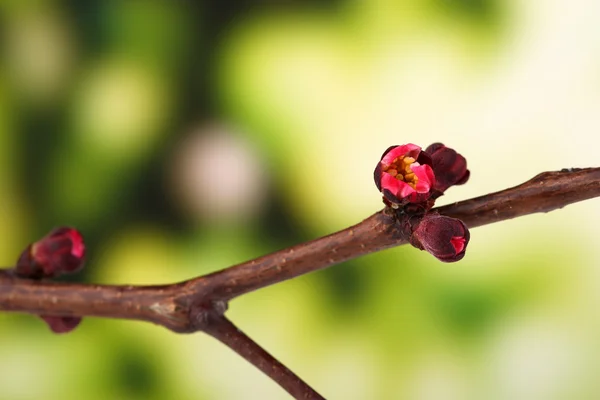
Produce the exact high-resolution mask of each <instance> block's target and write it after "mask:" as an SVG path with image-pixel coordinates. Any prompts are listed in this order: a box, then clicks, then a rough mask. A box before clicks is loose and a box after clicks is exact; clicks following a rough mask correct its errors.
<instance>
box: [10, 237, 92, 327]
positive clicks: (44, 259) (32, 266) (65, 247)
mask: <svg viewBox="0 0 600 400" xmlns="http://www.w3.org/2000/svg"><path fill="white" fill-rule="evenodd" d="M84 258H85V244H84V243H83V237H82V236H81V233H80V232H79V231H78V230H76V229H73V228H69V227H61V228H56V229H54V230H52V231H51V232H50V233H49V234H47V235H46V236H44V237H43V238H42V239H40V240H38V241H37V242H35V243H32V244H30V245H29V246H27V248H26V249H25V251H23V253H21V256H20V257H19V260H18V261H17V265H16V266H15V268H14V271H13V273H14V274H15V275H16V276H18V277H19V278H25V279H48V278H55V277H57V276H60V275H62V274H67V273H73V272H76V271H78V270H79V269H81V267H82V266H83V263H84ZM39 317H40V318H41V319H43V320H44V321H45V322H46V324H48V327H49V328H50V330H52V332H54V333H67V332H70V331H72V330H73V329H75V328H76V327H77V326H78V325H79V323H80V322H81V318H80V317H61V316H51V315H39Z"/></svg>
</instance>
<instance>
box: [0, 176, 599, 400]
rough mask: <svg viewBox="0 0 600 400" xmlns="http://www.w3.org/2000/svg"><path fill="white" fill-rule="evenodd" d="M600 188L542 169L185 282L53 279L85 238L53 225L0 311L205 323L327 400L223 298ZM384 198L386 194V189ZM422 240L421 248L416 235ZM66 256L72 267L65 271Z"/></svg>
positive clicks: (294, 387) (243, 352) (192, 328)
mask: <svg viewBox="0 0 600 400" xmlns="http://www.w3.org/2000/svg"><path fill="white" fill-rule="evenodd" d="M458 175H460V174H458ZM463 177H464V174H463ZM433 187H434V186H432V188H433ZM403 190H405V191H406V190H407V189H406V188H404V189H403ZM408 192H410V191H408ZM432 193H435V192H432ZM434 196H435V195H434ZM598 196H600V168H583V169H568V170H566V169H565V170H561V171H556V172H544V173H542V174H539V175H537V176H536V177H534V178H533V179H531V180H529V181H527V182H525V183H523V184H521V185H519V186H516V187H513V188H509V189H506V190H502V191H499V192H496V193H492V194H488V195H485V196H481V197H477V198H474V199H470V200H465V201H461V202H458V203H454V204H450V205H447V206H444V207H439V208H433V209H431V210H430V211H428V212H429V214H423V213H420V214H419V213H416V214H414V213H413V214H411V213H410V212H408V213H407V212H406V211H407V210H406V208H405V206H406V204H403V205H401V206H399V207H393V206H391V205H388V206H387V207H385V208H384V209H383V210H381V211H379V212H377V213H375V214H373V215H372V216H370V217H368V218H366V219H365V220H364V221H362V222H360V223H358V224H356V225H354V226H351V227H349V228H346V229H343V230H341V231H339V232H336V233H333V234H331V235H328V236H324V237H322V238H318V239H315V240H312V241H310V242H307V243H303V244H299V245H296V246H293V247H290V248H288V249H284V250H280V251H277V252H274V253H271V254H268V255H265V256H262V257H259V258H257V259H254V260H251V261H247V262H244V263H241V264H238V265H235V266H232V267H229V268H226V269H223V270H221V271H217V272H214V273H211V274H208V275H205V276H200V277H197V278H193V279H190V280H188V281H185V282H180V283H175V284H170V285H159V286H129V285H124V286H116V285H91V284H82V283H61V282H53V281H51V280H49V279H50V278H53V277H55V276H56V275H60V274H61V273H67V272H72V271H74V270H77V269H78V268H79V265H77V266H75V267H74V265H75V264H74V263H73V259H72V258H73V257H75V258H79V259H81V260H83V253H82V252H81V247H78V244H77V238H76V236H72V235H73V233H72V232H71V233H68V234H65V231H60V232H59V233H58V234H56V232H54V231H53V232H54V233H51V234H50V235H49V236H47V237H46V238H45V239H42V241H43V240H55V241H56V240H57V241H60V243H62V244H61V245H56V246H58V248H60V249H63V248H67V249H68V251H67V252H66V253H65V252H62V253H60V252H59V253H57V254H58V255H52V254H50V253H51V250H48V249H50V248H54V249H56V248H57V247H56V246H55V247H52V246H46V247H44V245H47V244H48V243H45V244H42V245H40V244H39V242H37V246H36V244H34V245H32V246H29V247H28V248H27V249H26V252H27V253H26V254H25V253H24V254H25V255H22V257H21V258H20V259H19V263H17V266H15V267H14V268H12V269H6V270H0V310H1V311H12V312H24V313H29V314H35V315H39V316H42V317H48V320H46V319H45V320H46V322H47V323H48V324H49V325H50V328H51V329H53V330H54V331H55V332H57V333H63V332H66V331H68V330H71V329H73V328H74V327H75V326H77V324H75V326H73V327H70V325H68V324H67V325H66V327H67V328H69V327H70V329H67V330H64V331H61V330H60V328H61V327H62V329H65V325H64V324H63V325H60V324H57V323H56V321H57V320H58V321H62V322H63V323H66V322H65V321H72V320H66V319H68V318H81V317H88V316H92V317H106V318H121V319H130V320H141V321H147V322H152V323H154V324H157V325H161V326H164V327H165V328H167V329H170V330H171V331H173V332H176V333H193V332H197V331H202V332H205V333H207V334H208V335H210V336H212V337H214V338H216V339H217V340H219V341H220V342H222V343H224V344H225V345H226V346H228V347H230V348H231V349H232V350H234V351H235V352H237V353H238V354H239V355H240V356H242V357H244V358H245V359H246V360H248V361H249V362H250V363H252V364H253V365H255V366H256V367H257V368H259V369H260V370H262V371H263V372H264V373H265V374H267V375H268V376H269V377H271V378H272V379H273V380H274V381H275V382H277V383H278V384H279V385H280V386H281V387H282V388H284V389H285V390H287V391H288V392H289V393H290V394H291V395H292V396H293V397H295V398H297V399H323V398H324V397H323V396H321V395H320V394H318V393H317V392H316V391H315V390H314V389H312V388H311V387H310V386H309V385H308V384H306V383H305V382H304V381H303V380H302V379H301V378H299V377H298V376H296V375H295V374H294V373H293V372H292V371H290V370H289V369H288V368H287V367H285V366H284V365H283V364H281V363H280V362H279V361H277V360H276V359H275V358H274V357H273V356H271V355H270V354H269V353H267V352H266V351H265V350H264V349H263V348H262V347H261V346H259V345H258V344H257V343H255V342H254V341H253V340H252V339H250V338H249V337H248V336H246V335H245V334H244V333H243V332H242V331H240V330H239V329H238V328H237V327H235V325H234V324H233V323H232V322H230V321H229V320H228V319H227V318H226V317H225V312H226V311H227V307H228V301H229V300H231V299H233V298H235V297H237V296H240V295H243V294H245V293H248V292H251V291H254V290H257V289H260V288H263V287H266V286H269V285H273V284H276V283H278V282H282V281H284V280H287V279H292V278H294V277H297V276H300V275H303V274H306V273H309V272H313V271H316V270H319V269H323V268H326V267H329V266H331V265H334V264H338V263H341V262H343V261H346V260H349V259H353V258H356V257H359V256H362V255H365V254H369V253H372V252H376V251H380V250H384V249H387V248H390V247H394V246H399V245H403V244H406V243H409V242H410V241H411V238H412V239H414V235H415V232H417V230H418V229H419V228H418V226H419V224H422V223H423V221H424V218H425V217H424V215H425V216H426V215H432V216H433V215H435V216H439V217H440V218H441V217H443V218H451V219H457V220H461V221H462V222H461V223H464V225H465V227H468V228H474V227H477V226H481V225H486V224H490V223H495V222H499V221H503V220H508V219H511V218H516V217H521V216H524V215H527V214H532V213H538V212H549V211H552V210H556V209H559V208H562V207H564V206H566V205H569V204H572V203H575V202H579V201H583V200H587V199H591V198H594V197H598ZM384 197H385V198H386V200H387V201H388V202H389V199H388V197H389V195H388V196H386V195H384ZM436 218H438V217H436ZM53 235H55V236H53ZM56 235H58V236H56ZM65 235H66V236H65ZM65 237H67V238H68V240H67V239H65ZM450 237H452V235H450ZM48 238H50V239H48ZM65 240H66V242H65ZM69 240H70V242H69ZM467 240H468V239H467ZM53 243H54V242H53ZM69 243H70V244H69ZM419 243H421V244H422V245H423V247H425V245H424V244H423V241H422V240H421V242H419ZM413 244H414V243H413ZM81 245H83V243H81ZM61 246H62V247H61ZM65 246H66V247H65ZM69 246H70V247H69ZM417 247H418V246H417ZM44 249H46V250H44ZM74 249H76V250H74ZM456 249H457V248H455V250H456ZM44 252H45V253H44ZM49 252H50V253H49ZM431 252H432V254H434V252H433V251H431ZM434 255H435V254H434ZM454 255H456V254H454ZM42 256H44V257H46V258H44V257H42ZM55 256H56V257H59V256H60V257H63V258H62V259H67V258H68V259H69V260H70V261H69V262H68V263H66V264H61V262H58V263H57V264H53V262H54V261H56V260H57V258H56V257H55ZM36 257H37V258H36ZM65 257H66V258H65ZM24 259H25V260H26V261H23V260H24ZM27 260H29V261H27ZM36 263H37V264H36ZM44 263H46V264H44ZM62 265H68V266H69V268H67V269H66V270H65V269H64V268H62ZM49 266H50V267H49ZM61 268H62V269H61ZM27 274H30V277H29V278H26V277H24V275H25V276H27ZM61 318H62V319H61ZM48 321H54V322H48ZM78 321H79V320H77V322H78ZM53 324H54V325H53Z"/></svg>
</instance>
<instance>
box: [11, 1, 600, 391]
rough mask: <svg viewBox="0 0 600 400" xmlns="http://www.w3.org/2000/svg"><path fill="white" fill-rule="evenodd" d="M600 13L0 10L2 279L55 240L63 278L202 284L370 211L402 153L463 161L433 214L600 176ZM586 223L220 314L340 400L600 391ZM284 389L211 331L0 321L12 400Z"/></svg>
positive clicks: (23, 4) (418, 8) (592, 259)
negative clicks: (81, 257)
mask: <svg viewBox="0 0 600 400" xmlns="http://www.w3.org/2000/svg"><path fill="white" fill-rule="evenodd" d="M599 20H600V3H599V2H598V1H596V0H535V1H534V0H505V1H501V0H396V1H392V0H355V1H351V0H338V1H316V0H313V1H301V0H292V1H285V2H278V1H267V0H262V1H260V0H257V1H239V2H238V1H219V0H211V1H197V2H196V1H182V0H163V1H159V0H150V1H141V0H140V1H90V2H86V1H76V0H73V1H64V2H58V1H41V0H40V1H27V0H1V1H0V40H1V42H0V43H1V47H0V51H1V53H0V54H1V58H0V238H1V239H0V263H1V265H5V266H10V265H11V264H12V263H13V262H14V260H15V259H16V258H17V257H18V255H19V253H20V251H21V250H22V249H23V248H24V247H25V246H26V245H27V243H29V242H31V241H33V240H36V239H37V238H39V237H41V236H42V235H44V234H45V233H46V232H47V231H49V230H50V229H51V228H52V227H54V226H58V225H65V224H66V225H73V226H76V227H78V228H79V229H80V230H82V231H83V233H84V234H85V237H86V242H87V245H88V250H89V252H88V254H89V261H88V263H87V266H86V269H85V271H84V272H83V273H82V274H81V275H79V276H78V277H75V278H73V279H78V280H82V281H86V282H101V283H114V284H118V283H123V284H125V283H127V284H149V283H167V282H172V281H179V280H182V279H185V278H188V277H192V276H196V275H200V274H205V273H207V272H210V271H214V270H217V269H221V268H224V267H226V266H228V265H231V264H234V263H238V262H242V261H245V260H247V259H249V258H253V257H256V256H259V255H262V254H264V253H266V252H270V251H274V250H277V249H280V248H282V247H285V246H288V245H292V244H295V243H298V242H300V241H304V240H308V239H311V238H315V237H318V236H320V235H323V234H327V233H330V232H333V231H335V230H338V229H341V228H344V227H346V226H348V225H351V224H354V223H356V222H358V221H360V220H361V219H362V218H365V217H367V216H368V215H370V214H371V213H373V212H375V211H377V210H379V209H380V208H381V206H382V204H381V199H380V195H379V194H378V193H377V190H376V188H375V186H374V185H373V182H372V170H373V168H374V166H375V164H376V162H377V161H378V159H379V156H380V154H381V152H382V151H383V150H384V149H385V148H387V147H388V146H389V145H392V144H402V143H407V142H414V143H416V144H420V145H422V146H427V145H428V144H430V143H432V142H435V141H442V142H444V143H446V144H447V145H449V146H452V147H454V148H456V149H458V150H459V151H460V152H461V153H462V154H463V155H465V156H466V158H467V160H468V164H469V168H470V169H471V179H470V181H469V183H468V184H467V185H466V186H461V187H457V188H453V189H451V190H450V192H449V193H448V194H447V195H446V196H445V197H443V198H442V199H440V202H441V203H444V204H445V203H448V202H452V201H457V200H460V199H463V198H468V197H472V196H477V195H481V194H485V193H488V192H491V191H495V190H500V189H503V188H505V187H508V186H512V185H515V184H518V183H521V182H522V181H524V180H526V179H529V178H530V177H532V176H533V175H535V174H536V173H538V172H542V171H545V170H556V169H560V168H564V167H585V166H598V165H599V164H600V162H599V161H600V155H599V154H600V152H599V150H598V148H599V146H600V24H599V23H598V21H599ZM186 160H187V161H186ZM207 160H208V161H207ZM203 161H204V162H203ZM599 224H600V202H599V201H598V200H591V201H588V202H585V203H581V204H577V205H573V206H569V207H567V208H566V209H564V210H560V211H556V212H554V213H551V214H548V215H535V216H528V217H524V218H520V219H518V220H514V221H507V222H503V223H499V224H494V225H491V226H486V227H482V228H477V229H476V230H474V231H473V232H472V235H471V242H470V244H469V248H468V251H467V255H466V257H465V258H464V260H462V261H461V262H459V263H457V264H442V263H439V262H437V261H436V260H435V259H433V257H431V256H429V255H428V254H425V253H421V252H419V251H417V250H415V249H412V248H409V247H402V248H398V249H393V250H389V251H385V252H383V253H380V254H374V255H371V256H368V257H363V258H360V259H358V260H354V261H352V262H348V263H345V264H343V265H338V266H335V267H333V268H331V269H329V270H326V271H322V272H318V273H314V274H312V275H310V276H305V277H302V278H298V279H295V280H293V281H289V282H286V283H282V284H279V285H276V286H274V287H270V288H267V289H263V290H260V291H258V292H256V293H252V294H248V295H246V296H243V297H241V298H239V299H236V300H235V301H233V302H232V304H231V305H230V311H229V312H228V314H229V316H230V317H231V318H232V319H233V320H234V321H235V322H236V323H237V324H238V325H239V326H240V327H241V328H242V329H243V330H244V331H246V332H247V333H248V334H249V335H250V336H252V337H253V338H254V339H255V340H256V341H258V342H259V343H261V344H263V345H264V346H265V347H266V348H267V349H268V350H269V351H270V352H272V353H273V354H274V355H275V356H276V357H278V358H279V359H280V360H281V361H283V362H284V363H285V364H286V365H288V366H289V367H290V368H291V369H292V370H294V371H295V372H297V373H298V374H299V375H300V376H301V377H303V378H304V379H306V380H307V381H308V382H309V383H310V384H311V385H313V386H314V387H315V388H316V389H317V390H318V391H319V392H321V393H322V394H323V395H324V396H326V397H327V398H331V399H419V400H421V399H422V400H436V399H440V400H448V399H450V400H452V399H457V400H462V399H528V400H529V399H569V400H571V399H597V398H598V393H600V380H599V379H598V377H599V375H600V339H599V338H600V311H598V309H599V307H598V306H599V305H600V295H599V293H600V246H599V245H598V237H599V236H600V228H599ZM286 398H288V397H287V395H286V394H285V393H284V392H283V391H282V390H281V389H280V388H279V387H278V386H277V385H276V384H274V383H273V382H271V381H270V380H269V379H268V378H266V377H265V376H263V375H262V374H261V373H260V372H258V371H257V370H256V369H254V367H252V366H251V365H250V364H247V363H246V362H245V361H244V360H243V359H241V358H240V357H238V356H237V355H235V354H233V352H231V351H230V350H229V349H227V348H225V347H224V346H222V345H221V344H219V343H217V342H216V341H214V340H212V339H211V338H209V337H206V336H204V335H202V334H195V335H176V334H173V333H171V332H169V331H166V330H165V329H163V328H160V327H156V326H152V325H149V324H144V323H139V322H128V321H116V320H104V319H92V318H87V319H85V320H84V321H83V323H82V324H81V326H80V327H78V328H77V329H76V330H75V331H74V332H73V333H71V334H68V335H62V336H58V335H53V334H51V333H50V332H49V330H48V329H47V327H46V326H45V325H44V324H43V323H42V322H41V321H40V320H38V319H36V318H34V317H31V316H26V315H9V314H2V315H0V399H2V400H4V399H10V400H13V399H14V400H25V399H89V400H94V399H219V400H220V399H286Z"/></svg>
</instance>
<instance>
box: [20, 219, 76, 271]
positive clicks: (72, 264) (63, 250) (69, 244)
mask: <svg viewBox="0 0 600 400" xmlns="http://www.w3.org/2000/svg"><path fill="white" fill-rule="evenodd" d="M84 257H85V245H84V243H83V238H82V237H81V234H80V233H79V231H77V230H76V229H73V228H67V227H62V228H57V229H54V230H53V231H52V232H50V233H49V234H48V235H46V236H44V237H43V238H42V239H41V240H38V241H37V242H35V243H33V244H31V245H29V246H28V247H27V248H26V249H25V251H24V252H23V253H22V254H21V256H20V257H19V260H18V261H17V266H16V267H15V270H14V271H15V274H16V275H17V276H19V277H21V278H29V279H42V278H53V277H56V276H58V275H61V274H65V273H71V272H75V271H77V270H79V269H80V268H81V267H82V266H83V261H84Z"/></svg>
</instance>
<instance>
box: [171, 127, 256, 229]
mask: <svg viewBox="0 0 600 400" xmlns="http://www.w3.org/2000/svg"><path fill="white" fill-rule="evenodd" d="M173 163H174V164H173V173H172V180H173V185H174V186H175V188H174V192H175V194H176V196H177V199H178V200H179V202H180V205H181V207H182V208H183V209H184V210H185V211H186V213H188V214H189V216H190V217H192V218H193V219H196V220H208V221H223V220H227V221H235V220H239V219H246V218H248V217H251V216H253V215H255V214H256V213H257V212H259V211H260V208H261V206H262V204H263V203H264V200H265V195H266V187H267V176H266V172H265V169H264V166H263V165H261V163H260V161H259V157H258V155H257V153H256V151H255V149H253V147H252V146H251V145H250V144H249V143H248V142H246V141H245V140H244V139H243V138H242V137H241V135H239V134H237V132H233V131H231V130H230V129H229V128H228V127H225V126H222V125H209V126H205V127H202V128H199V129H197V130H195V131H194V132H192V133H191V134H190V135H189V136H188V137H187V138H185V139H184V140H183V141H182V142H181V143H180V144H179V146H178V148H177V149H176V151H175V154H174V160H173Z"/></svg>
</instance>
